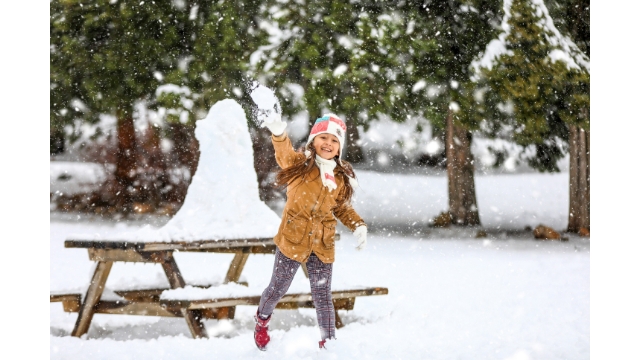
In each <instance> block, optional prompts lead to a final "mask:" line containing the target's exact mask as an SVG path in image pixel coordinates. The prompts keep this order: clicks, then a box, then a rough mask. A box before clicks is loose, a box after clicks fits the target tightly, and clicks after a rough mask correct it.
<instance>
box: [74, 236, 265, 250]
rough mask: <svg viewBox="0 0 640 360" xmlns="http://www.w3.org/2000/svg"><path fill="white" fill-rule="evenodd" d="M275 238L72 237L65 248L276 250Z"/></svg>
mask: <svg viewBox="0 0 640 360" xmlns="http://www.w3.org/2000/svg"><path fill="white" fill-rule="evenodd" d="M275 246H276V245H275V243H274V242H273V238H255V239H234V240H196V241H151V242H149V241H144V242H143V241H138V242H136V241H127V240H119V241H113V240H81V239H70V240H66V241H65V242H64V247H65V248H81V249H119V250H129V249H130V250H136V251H166V250H169V251H195V252H198V251H202V252H206V251H213V252H215V251H225V250H236V251H237V250H238V249H246V248H264V250H265V251H271V250H275Z"/></svg>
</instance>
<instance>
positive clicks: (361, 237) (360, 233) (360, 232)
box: [353, 225, 367, 250]
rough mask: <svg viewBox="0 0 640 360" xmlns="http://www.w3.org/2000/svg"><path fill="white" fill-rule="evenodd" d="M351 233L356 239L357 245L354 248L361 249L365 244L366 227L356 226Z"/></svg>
mask: <svg viewBox="0 0 640 360" xmlns="http://www.w3.org/2000/svg"><path fill="white" fill-rule="evenodd" d="M353 235H354V236H355V237H356V240H358V246H356V249H358V250H362V249H364V248H365V247H366V246H367V227H366V226H364V225H360V226H358V227H357V228H356V229H355V230H354V231H353Z"/></svg>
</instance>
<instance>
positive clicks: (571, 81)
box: [478, 0, 590, 231]
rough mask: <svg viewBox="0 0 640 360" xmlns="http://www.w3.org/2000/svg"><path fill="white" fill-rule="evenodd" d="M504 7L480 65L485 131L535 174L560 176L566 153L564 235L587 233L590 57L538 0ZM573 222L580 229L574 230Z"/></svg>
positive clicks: (481, 106)
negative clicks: (509, 144)
mask: <svg viewBox="0 0 640 360" xmlns="http://www.w3.org/2000/svg"><path fill="white" fill-rule="evenodd" d="M505 9H506V15H505V20H503V28H504V29H505V32H503V33H502V34H501V35H500V37H499V39H497V40H495V42H493V43H492V44H490V46H488V47H487V51H486V52H485V54H484V56H483V58H482V59H481V60H480V61H479V64H480V63H481V64H482V65H481V66H479V68H480V69H481V70H480V74H481V78H480V80H479V83H482V84H486V86H487V91H486V92H485V95H484V99H483V100H482V101H481V102H480V103H479V104H478V107H479V108H480V109H486V112H485V113H484V114H483V115H484V116H485V121H486V122H485V124H484V125H485V126H484V129H485V132H486V133H487V134H488V135H490V136H493V137H502V138H506V139H510V140H512V141H514V142H515V143H516V144H518V145H520V146H521V147H522V149H523V156H526V158H527V161H528V163H529V165H530V166H532V167H533V168H535V169H538V170H540V171H550V172H557V171H559V168H558V165H557V162H558V160H560V159H561V158H562V157H564V156H565V155H566V154H567V150H568V149H567V148H571V149H572V150H571V151H569V153H570V157H571V159H570V162H571V164H572V165H571V167H572V170H571V172H572V173H575V176H573V175H572V180H571V181H570V183H571V185H570V186H571V189H570V193H571V198H572V200H570V203H571V205H570V221H569V223H570V225H569V231H577V230H578V229H576V228H575V226H578V227H585V228H587V229H588V228H589V225H588V223H589V220H588V213H589V210H588V208H589V205H588V204H589V180H588V177H589V174H588V172H589V171H588V168H589V160H588V151H589V150H588V143H589V135H588V131H589V78H590V75H589V63H588V58H587V57H586V56H584V54H583V53H582V52H581V51H580V50H579V49H578V48H577V46H575V45H574V44H573V43H572V42H571V41H570V40H569V39H567V38H566V37H564V36H563V35H561V34H560V33H559V32H558V31H557V29H556V28H555V27H554V26H553V22H552V20H551V18H550V16H548V12H547V10H546V7H545V6H544V3H542V0H533V1H531V0H513V3H511V2H510V1H505ZM580 139H582V140H580ZM577 142H580V144H578V143H577ZM567 145H569V146H567ZM576 145H579V146H578V147H580V148H581V149H582V150H578V149H574V148H575V146H576ZM527 154H529V155H527ZM576 166H577V168H576ZM578 189H579V190H578ZM579 199H580V200H579ZM573 217H576V218H580V219H582V220H580V221H579V222H580V224H579V225H575V226H572V223H573V222H575V221H574V219H572V218H573Z"/></svg>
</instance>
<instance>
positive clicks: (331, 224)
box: [254, 113, 367, 350]
mask: <svg viewBox="0 0 640 360" xmlns="http://www.w3.org/2000/svg"><path fill="white" fill-rule="evenodd" d="M272 116H273V117H274V119H271V121H270V122H265V126H266V127H267V128H268V129H269V130H270V131H271V133H272V138H271V141H272V143H273V147H274V148H275V152H276V161H277V162H278V165H280V167H281V168H282V170H281V171H280V172H279V173H278V175H277V177H276V181H277V183H278V184H280V185H284V184H286V185H287V202H286V205H285V207H284V211H283V212H282V222H281V223H280V228H279V229H278V234H277V235H276V236H275V238H274V242H275V243H276V245H277V249H276V256H275V262H274V265H273V273H272V275H271V283H270V284H269V286H268V287H267V288H266V289H265V290H264V292H263V293H262V297H261V298H260V305H259V307H258V310H257V312H256V315H255V320H256V328H255V331H254V340H255V342H256V345H257V346H258V349H260V350H266V346H267V344H268V343H269V340H270V337H269V333H268V330H269V321H270V320H271V314H272V313H273V309H274V308H275V306H276V304H277V303H278V301H279V300H280V299H281V298H282V296H284V294H285V293H286V292H287V290H288V289H289V285H290V284H291V281H292V280H293V277H294V275H295V274H296V271H297V270H298V268H299V267H300V263H306V264H307V270H308V272H309V282H310V284H311V295H312V297H313V303H314V305H315V308H316V314H317V316H318V324H319V325H320V334H321V341H320V342H319V345H320V348H324V347H325V342H326V340H327V339H332V338H333V339H335V310H334V308H333V302H332V300H331V275H332V268H333V261H334V255H335V249H334V245H335V244H334V235H335V228H336V223H337V222H336V218H338V219H340V221H341V222H342V223H343V224H344V225H345V226H346V227H348V228H349V229H350V230H351V231H353V233H354V235H355V236H356V238H357V240H358V246H357V249H358V250H361V249H363V248H364V247H365V245H366V243H367V227H366V224H365V223H364V221H363V220H362V218H361V217H360V216H359V215H358V214H357V213H356V212H355V210H354V209H353V208H352V207H351V196H352V195H353V188H354V186H355V185H356V184H357V183H356V181H355V174H354V172H353V168H352V167H351V165H349V163H347V162H344V161H342V160H341V157H342V150H343V149H344V145H345V134H346V133H347V127H346V125H345V123H344V121H342V120H341V119H340V118H339V117H338V116H336V115H334V114H327V115H324V116H323V117H321V118H319V119H317V120H316V123H315V124H314V126H313V128H312V129H311V133H310V134H309V139H308V140H307V145H306V147H305V149H306V150H305V151H304V153H300V152H296V151H294V150H293V146H292V145H291V141H290V140H289V137H288V136H287V134H286V133H285V132H284V129H285V128H286V126H287V124H286V123H285V122H283V121H282V120H281V119H280V115H279V114H277V113H275V114H274V115H272Z"/></svg>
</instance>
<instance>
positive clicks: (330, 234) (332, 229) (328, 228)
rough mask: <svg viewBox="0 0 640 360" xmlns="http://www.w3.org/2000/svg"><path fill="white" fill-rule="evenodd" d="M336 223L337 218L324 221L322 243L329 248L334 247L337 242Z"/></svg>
mask: <svg viewBox="0 0 640 360" xmlns="http://www.w3.org/2000/svg"><path fill="white" fill-rule="evenodd" d="M336 224H337V222H336V221H335V220H333V221H323V222H322V243H323V244H324V247H325V248H327V249H333V248H334V246H335V244H336V243H335V235H336Z"/></svg>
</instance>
